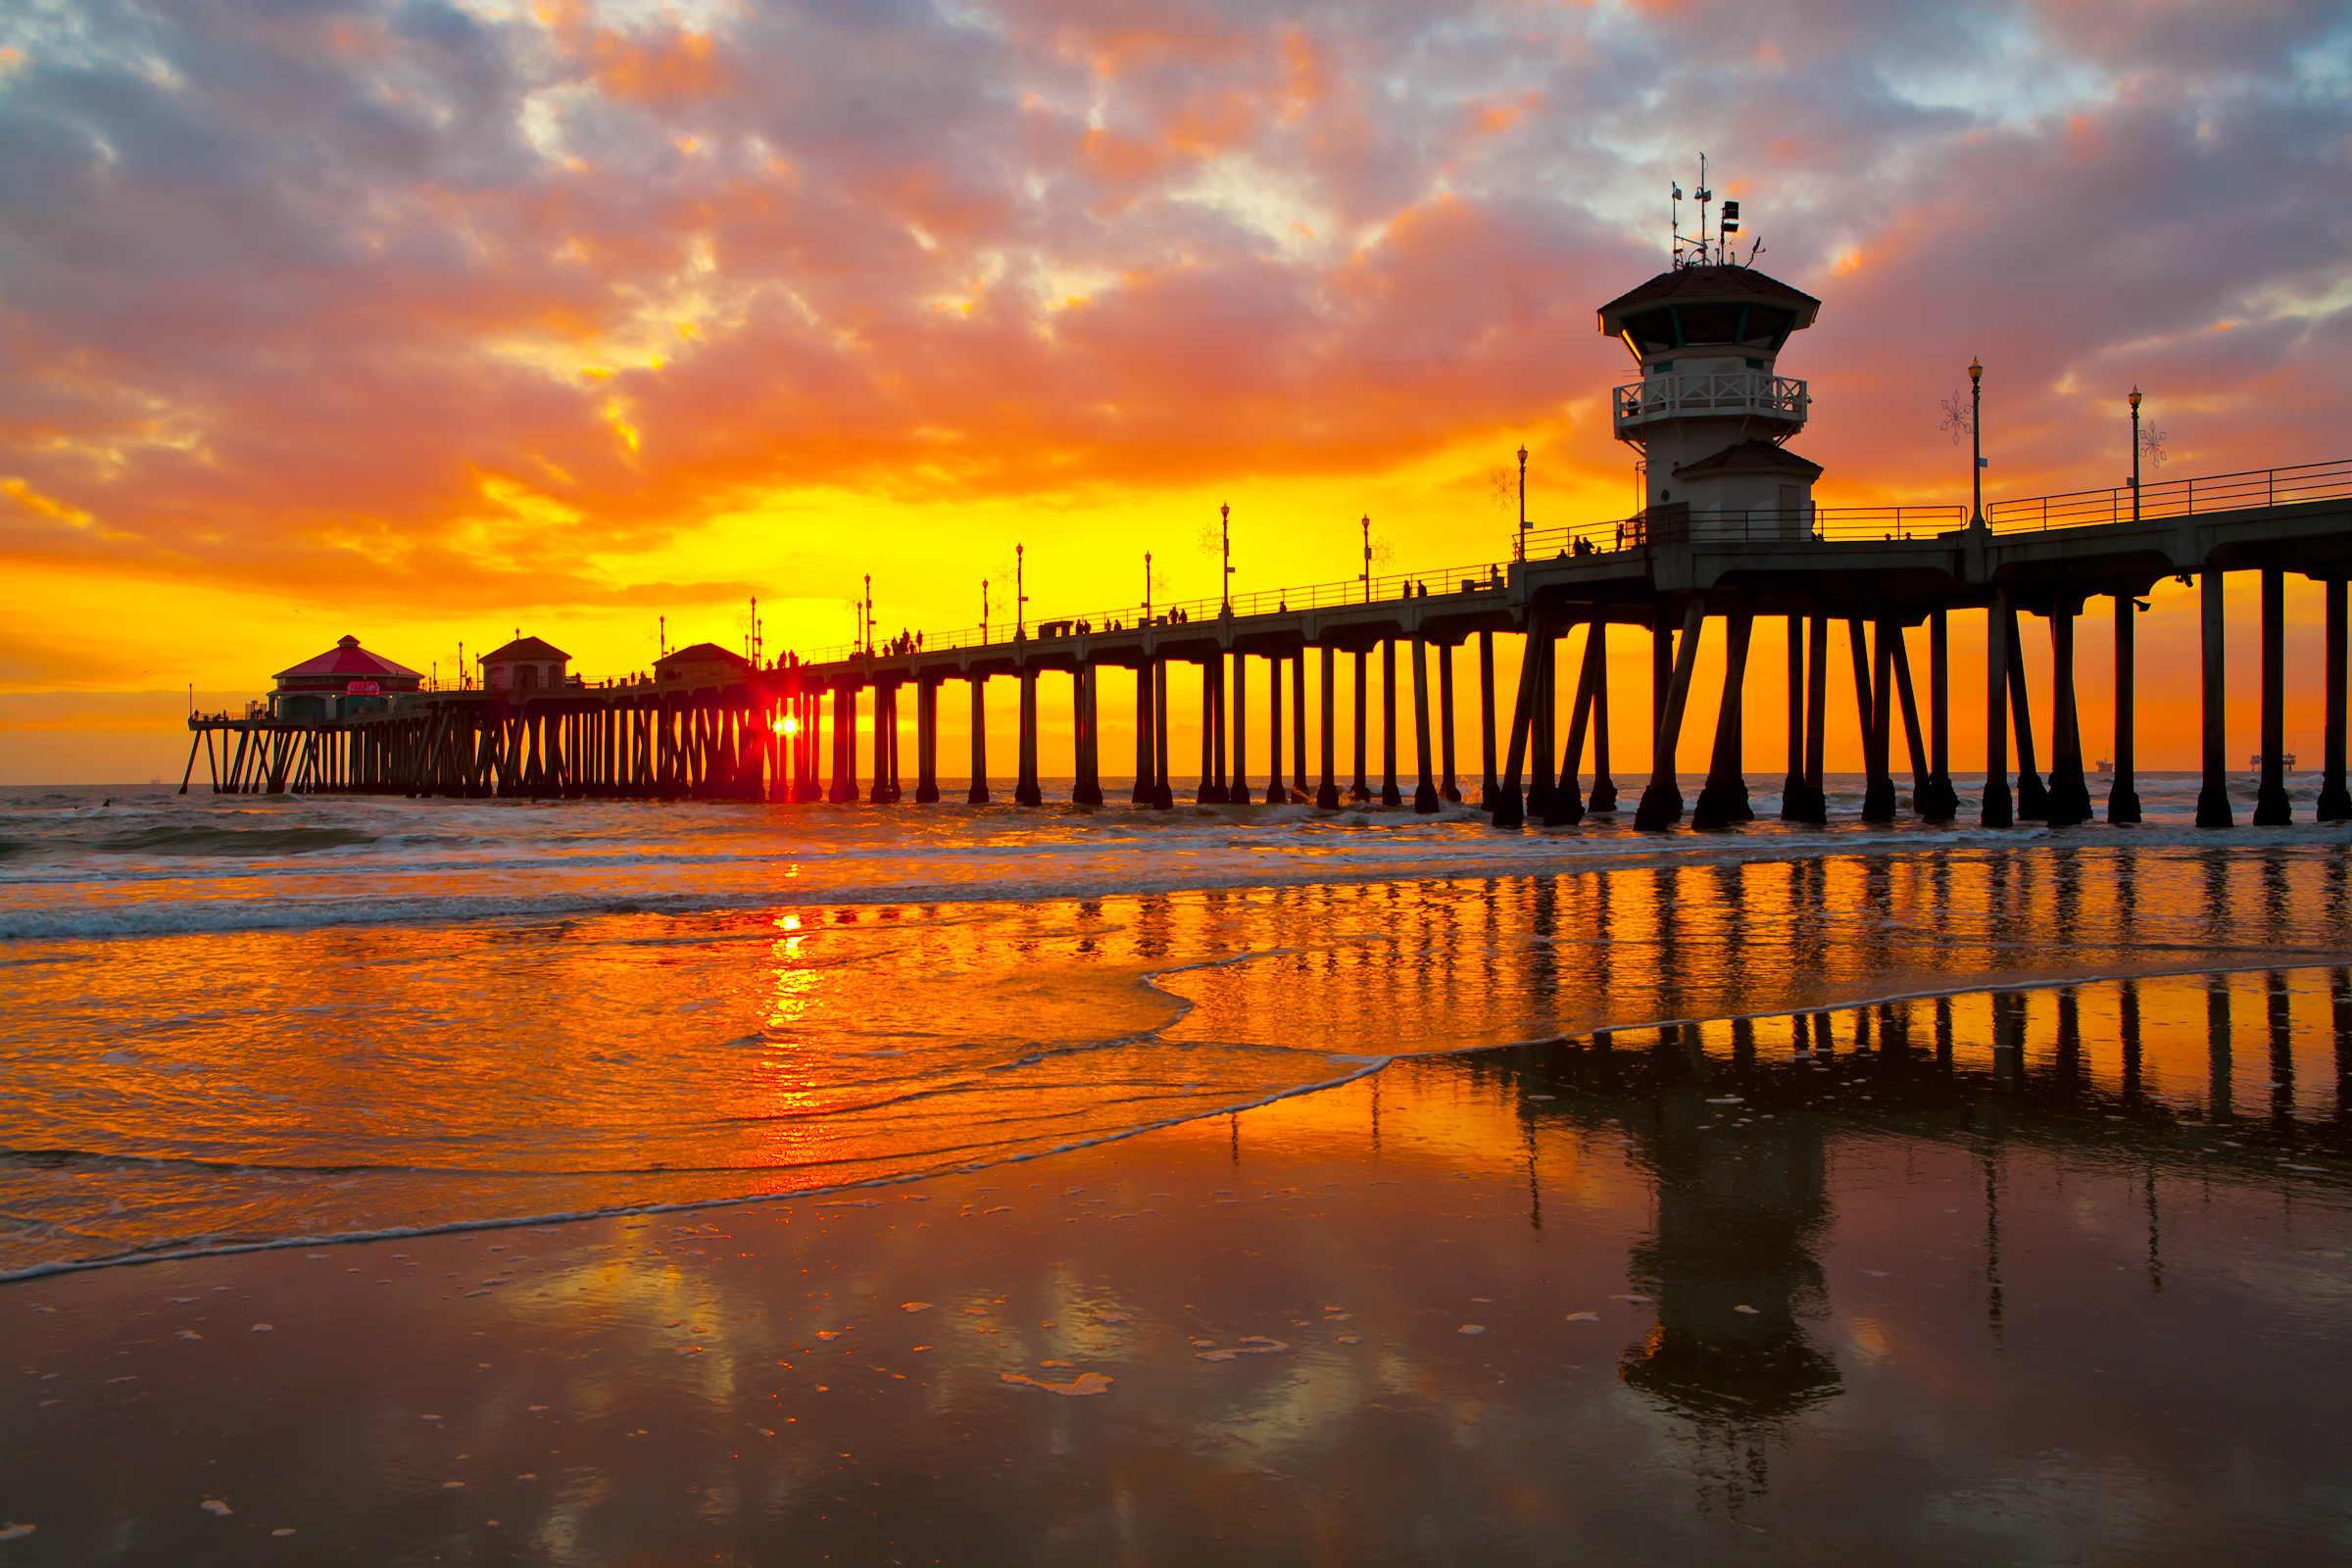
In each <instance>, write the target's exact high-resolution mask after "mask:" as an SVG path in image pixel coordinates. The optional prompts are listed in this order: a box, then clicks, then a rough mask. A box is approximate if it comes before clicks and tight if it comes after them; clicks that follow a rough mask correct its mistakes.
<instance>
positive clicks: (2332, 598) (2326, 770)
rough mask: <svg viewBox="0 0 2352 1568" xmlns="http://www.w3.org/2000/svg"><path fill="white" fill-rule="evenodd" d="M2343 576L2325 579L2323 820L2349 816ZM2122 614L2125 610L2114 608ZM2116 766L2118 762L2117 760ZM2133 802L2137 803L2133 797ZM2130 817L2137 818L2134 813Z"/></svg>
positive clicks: (2351, 813)
mask: <svg viewBox="0 0 2352 1568" xmlns="http://www.w3.org/2000/svg"><path fill="white" fill-rule="evenodd" d="M2344 601H2345V591H2344V579H2343V578H2341V577H2330V578H2328V579H2327V632H2326V634H2327V715H2326V719H2325V722H2324V725H2323V733H2324V735H2325V737H2326V739H2325V743H2324V745H2323V747H2322V751H2323V753H2324V755H2323V756H2322V758H2321V762H2320V765H2321V768H2322V770H2323V771H2322V776H2321V779H2320V802H2319V807H2318V809H2317V810H2316V812H2315V813H2314V814H2315V815H2317V816H2318V817H2319V819H2320V820H2321V821H2323V822H2341V821H2343V820H2344V819H2346V818H2347V817H2352V791H2347V790H2346V789H2345V786H2344V696H2345V693H2344V684H2345V680H2344V676H2345V670H2344V630H2345V627H2344V621H2345V618H2346V617H2345V604H2344ZM2116 613H2118V614H2119V615H2120V614H2125V613H2128V612H2125V611H2120V610H2119V611H2118V612H2116ZM2116 765H2117V766H2119V767H2120V766H2122V765H2123V764H2122V762H2121V761H2120V760H2119V761H2118V762H2117V764H2116ZM2133 805H2134V806H2136V805H2137V801H2136V798H2135V799H2134V801H2133ZM2133 820H2134V821H2136V820H2138V818H2137V817H2136V816H2135V817H2133Z"/></svg>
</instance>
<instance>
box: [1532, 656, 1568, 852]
mask: <svg viewBox="0 0 2352 1568" xmlns="http://www.w3.org/2000/svg"><path fill="white" fill-rule="evenodd" d="M1570 624H1573V623H1572V622H1563V623H1560V624H1556V625H1555V624H1553V623H1551V622H1549V621H1546V622H1545V623H1544V628H1543V630H1542V632H1541V633H1539V632H1538V631H1537V629H1536V628H1535V627H1534V626H1532V625H1531V626H1530V627H1529V628H1528V633H1527V634H1528V636H1529V637H1531V638H1533V639H1535V646H1534V648H1533V649H1532V653H1533V656H1534V664H1533V668H1534V670H1535V675H1534V679H1535V683H1536V684H1535V699H1534V701H1533V703H1532V704H1531V705H1530V706H1529V708H1528V711H1527V795H1526V797H1525V804H1524V805H1523V806H1522V807H1521V810H1522V811H1523V812H1524V813H1525V814H1526V815H1528V816H1532V817H1534V818H1536V819H1537V820H1538V821H1543V820H1545V819H1546V818H1547V817H1548V816H1549V814H1550V811H1551V797H1552V767H1553V765H1554V764H1555V763H1556V762H1557V761H1558V760H1559V754H1558V753H1557V752H1555V751H1554V750H1553V749H1552V727H1553V726H1552V718H1553V715H1554V713H1555V711H1557V709H1558V706H1559V692H1558V684H1559V682H1558V674H1559V668H1558V666H1559V653H1560V639H1561V638H1563V637H1565V636H1567V634H1568V627H1569V625H1570Z"/></svg>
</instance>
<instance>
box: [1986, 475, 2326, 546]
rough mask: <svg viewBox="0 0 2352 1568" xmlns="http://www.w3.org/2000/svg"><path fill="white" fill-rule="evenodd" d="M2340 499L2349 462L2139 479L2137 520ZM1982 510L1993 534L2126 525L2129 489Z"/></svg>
mask: <svg viewBox="0 0 2352 1568" xmlns="http://www.w3.org/2000/svg"><path fill="white" fill-rule="evenodd" d="M2344 496H2352V463H2305V464H2298V465H2296V466H2293V467H2288V468H2250V469H2248V470H2246V471H2245V472H2243V473H2214V474H2200V475H2198V476H2197V477H2195V478H2190V479H2168V480H2164V481H2162V482H2160V483H2155V484H2150V483H2147V482H2145V481H2144V480H2143V481H2142V482H2141V484H2140V487H2139V515H2140V516H2141V517H2142V518H2143V519H2144V518H2148V517H2188V516H2194V515H2197V514H2198V513H2200V512H2239V511H2243V510H2244V509H2246V508H2248V507H2279V506H2290V505H2292V504H2294V503H2295V502H2298V501H2333V500H2337V499H2340V498H2342V497H2344ZM1985 513H1986V515H1987V517H1988V519H1989V520H1990V522H1991V524H1992V527H1993V529H1994V530H1995V531H1996V532H2001V533H2016V532H2020V531H2025V530H2038V529H2043V528H2083V527H2091V526H2094V525H2097V524H2102V523H2115V522H2130V521H2131V486H2129V485H2125V486H2122V487H2120V488H2118V489H2114V490H2077V491H2074V492H2072V493H2070V494H2067V495H2057V496H2035V497H2034V498H2032V499H2031V500H2025V501H1994V502H1989V503H1987V504H1986V506H1985Z"/></svg>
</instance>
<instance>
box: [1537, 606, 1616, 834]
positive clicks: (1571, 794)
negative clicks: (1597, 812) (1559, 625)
mask: <svg viewBox="0 0 2352 1568" xmlns="http://www.w3.org/2000/svg"><path fill="white" fill-rule="evenodd" d="M1607 624H1608V622H1606V621H1603V620H1589V621H1587V622H1586V623H1585V657H1584V659H1583V660H1582V661H1581V662H1580V666H1579V668H1578V671H1577V677H1576V703H1575V706H1574V707H1573V708H1572V709H1571V710H1570V711H1569V714H1568V744H1567V746H1566V747H1565V749H1563V750H1562V752H1561V753H1560V773H1559V778H1558V781H1557V782H1556V783H1555V784H1554V786H1553V788H1552V792H1551V809H1550V810H1548V811H1546V812H1544V826H1545V827H1574V826H1575V825H1576V824H1577V823H1579V822H1581V821H1583V820H1584V819H1585V801H1584V782H1583V780H1584V771H1585V735H1586V733H1587V731H1588V730H1589V729H1590V728H1591V725H1592V719H1593V711H1594V709H1595V707H1596V702H1595V699H1596V698H1597V697H1598V695H1599V690H1598V688H1599V683H1600V682H1601V680H1602V679H1603V678H1605V677H1604V676H1603V674H1602V670H1601V648H1602V631H1603V628H1605V627H1606V626H1607Z"/></svg>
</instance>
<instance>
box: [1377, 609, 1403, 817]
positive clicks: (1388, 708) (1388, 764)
mask: <svg viewBox="0 0 2352 1568" xmlns="http://www.w3.org/2000/svg"><path fill="white" fill-rule="evenodd" d="M1380 804H1381V805H1383V806H1402V805H1403V804H1404V797H1403V796H1402V795H1401V794H1399V793H1398V792H1397V639H1396V638H1394V637H1383V638H1382V639H1381V640H1380Z"/></svg>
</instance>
